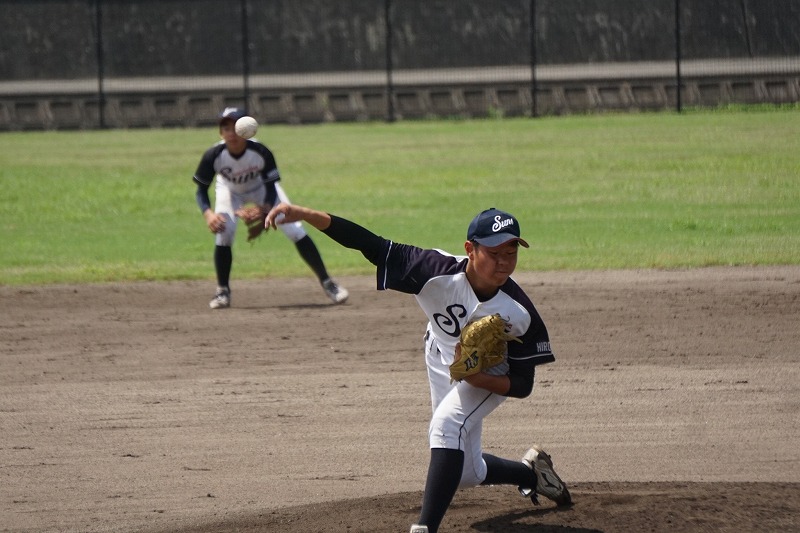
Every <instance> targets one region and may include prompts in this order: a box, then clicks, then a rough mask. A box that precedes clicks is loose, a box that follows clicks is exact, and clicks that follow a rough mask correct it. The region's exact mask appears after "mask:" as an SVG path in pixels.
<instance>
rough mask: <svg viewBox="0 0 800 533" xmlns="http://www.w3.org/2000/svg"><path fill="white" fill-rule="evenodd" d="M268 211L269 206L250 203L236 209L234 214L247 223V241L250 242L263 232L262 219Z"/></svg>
mask: <svg viewBox="0 0 800 533" xmlns="http://www.w3.org/2000/svg"><path fill="white" fill-rule="evenodd" d="M267 213H269V206H266V205H250V206H247V207H242V208H241V209H237V210H236V213H235V214H236V216H237V217H239V218H241V219H242V220H243V221H244V223H245V224H247V242H251V241H253V240H255V239H257V238H259V237H260V236H261V234H262V233H264V219H265V218H267Z"/></svg>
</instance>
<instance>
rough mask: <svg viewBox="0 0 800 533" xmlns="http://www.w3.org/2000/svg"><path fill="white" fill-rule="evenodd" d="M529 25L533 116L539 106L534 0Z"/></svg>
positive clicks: (534, 0)
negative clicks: (537, 98)
mask: <svg viewBox="0 0 800 533" xmlns="http://www.w3.org/2000/svg"><path fill="white" fill-rule="evenodd" d="M528 25H529V27H530V29H529V31H530V40H531V42H530V49H531V51H530V53H531V113H532V114H533V117H534V118H535V117H538V116H539V107H538V104H537V103H536V93H537V92H538V88H539V87H538V82H537V80H536V60H537V58H536V0H531V3H530V16H529V19H528Z"/></svg>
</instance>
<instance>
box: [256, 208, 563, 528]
mask: <svg viewBox="0 0 800 533" xmlns="http://www.w3.org/2000/svg"><path fill="white" fill-rule="evenodd" d="M299 221H305V222H307V223H309V224H311V225H312V226H314V227H315V228H317V229H318V230H320V231H322V232H323V233H325V234H326V235H327V236H328V237H330V238H331V239H333V240H335V241H336V242H338V243H339V244H341V245H342V246H345V247H347V248H352V249H355V250H359V251H360V252H361V253H362V254H364V257H366V258H367V260H369V261H370V262H371V263H372V264H374V265H375V266H376V267H377V282H378V290H386V289H393V290H396V291H400V292H404V293H408V294H413V295H415V297H416V299H417V303H418V304H419V305H420V307H421V308H422V310H423V311H424V312H425V314H426V315H427V317H428V326H427V331H426V333H425V337H424V339H425V342H424V344H425V347H424V350H425V362H426V365H427V369H428V381H429V384H430V392H431V403H432V408H433V416H432V418H431V421H430V426H429V430H428V438H429V444H430V449H431V450H430V451H431V454H430V463H429V466H428V474H427V481H426V483H425V492H424V496H423V500H422V510H421V512H420V516H419V520H418V523H417V524H414V525H413V526H412V527H411V533H435V532H436V531H438V529H439V525H440V523H441V521H442V519H443V518H444V515H445V513H446V512H447V508H448V507H449V506H450V502H451V501H452V499H453V496H454V495H455V493H456V491H457V490H458V489H460V488H466V487H473V486H477V485H513V486H516V487H517V488H518V489H519V491H520V493H521V494H522V495H524V496H527V497H530V498H531V499H532V500H533V502H534V503H535V504H538V499H537V497H536V495H537V494H540V495H542V496H545V497H547V498H549V499H550V500H552V501H554V502H555V503H556V504H557V505H559V506H564V505H570V504H571V503H572V499H571V496H570V494H569V490H567V486H566V485H565V484H564V482H563V481H562V480H561V478H559V476H558V475H557V474H556V472H555V470H554V468H553V462H552V460H551V459H550V456H549V455H548V454H547V453H545V452H544V450H542V448H541V447H539V446H538V445H533V447H532V448H530V449H529V450H528V451H527V453H525V455H524V456H523V458H522V460H521V461H515V460H509V459H502V458H500V457H496V456H493V455H490V454H488V453H483V452H482V449H481V431H482V427H483V419H484V418H485V417H486V416H488V415H489V414H490V413H491V412H492V411H494V410H495V409H496V408H497V407H499V406H500V404H502V403H503V402H504V401H505V400H506V398H508V397H513V398H525V397H527V396H528V395H530V394H531V392H532V390H533V381H534V373H535V370H536V367H537V366H538V365H540V364H544V363H550V362H552V361H554V360H555V357H554V356H553V353H552V351H551V349H550V339H549V336H548V333H547V328H546V327H545V325H544V322H543V321H542V319H541V318H540V316H539V313H538V312H537V311H536V308H535V307H534V305H533V303H532V302H531V300H530V299H529V298H528V296H527V295H526V294H525V293H524V292H523V290H522V289H521V288H520V286H519V285H517V283H516V282H515V281H514V280H513V279H511V274H512V273H513V272H514V269H515V268H516V265H517V252H518V250H519V247H520V246H523V247H525V248H527V247H528V243H527V242H525V241H524V240H523V239H522V238H521V237H520V230H519V223H518V221H517V219H516V218H514V217H513V216H512V215H510V214H508V213H506V212H503V211H500V210H497V209H494V208H492V209H487V210H486V211H483V212H481V213H480V214H478V215H477V216H476V217H475V218H474V219H473V220H472V222H471V223H470V225H469V228H468V230H467V240H466V242H465V243H464V249H465V251H466V254H467V255H466V257H456V256H452V255H449V254H446V253H445V252H442V251H440V250H431V249H422V248H418V247H416V246H411V245H407V244H400V243H396V242H393V241H391V240H387V239H384V238H383V237H380V236H378V235H375V234H374V233H372V232H371V231H369V230H367V229H365V228H363V227H361V226H359V225H358V224H356V223H354V222H351V221H349V220H346V219H343V218H341V217H337V216H335V215H331V214H328V213H325V212H323V211H317V210H314V209H310V208H307V207H301V206H297V205H290V204H286V203H282V204H279V205H277V206H275V207H274V208H273V209H272V210H271V211H270V212H269V214H267V217H266V219H265V225H266V226H268V227H272V228H279V227H282V225H283V224H294V223H297V222H299ZM494 314H498V315H500V317H501V318H502V319H503V320H504V321H505V322H506V328H507V329H506V334H507V335H508V337H507V338H509V339H510V338H512V337H513V338H515V340H514V341H513V342H507V345H506V347H505V348H506V354H505V361H503V362H502V363H501V364H499V365H496V366H492V367H491V368H488V369H486V370H483V371H480V372H478V373H475V374H472V375H469V376H466V377H464V378H463V379H461V380H460V381H459V380H451V373H450V370H451V369H450V365H452V364H453V363H454V361H456V360H457V359H459V358H460V355H461V352H460V343H459V341H460V335H461V331H462V329H464V328H465V327H467V325H468V324H470V323H471V322H472V321H474V320H477V319H480V318H482V317H486V316H489V315H494Z"/></svg>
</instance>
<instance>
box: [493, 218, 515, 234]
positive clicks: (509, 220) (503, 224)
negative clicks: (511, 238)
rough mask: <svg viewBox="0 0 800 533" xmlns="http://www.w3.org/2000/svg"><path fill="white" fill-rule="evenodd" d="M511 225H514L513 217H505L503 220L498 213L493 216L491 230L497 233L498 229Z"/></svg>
mask: <svg viewBox="0 0 800 533" xmlns="http://www.w3.org/2000/svg"><path fill="white" fill-rule="evenodd" d="M513 225H514V219H513V218H507V219H505V220H503V217H501V216H500V215H497V216H496V217H494V224H492V231H494V232H495V233H497V232H498V231H500V230H501V229H503V228H505V227H506V226H513Z"/></svg>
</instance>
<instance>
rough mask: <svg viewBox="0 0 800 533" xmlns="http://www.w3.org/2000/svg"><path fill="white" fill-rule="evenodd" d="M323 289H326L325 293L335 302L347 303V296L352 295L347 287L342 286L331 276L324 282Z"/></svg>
mask: <svg viewBox="0 0 800 533" xmlns="http://www.w3.org/2000/svg"><path fill="white" fill-rule="evenodd" d="M322 289H323V290H324V291H325V294H327V295H328V298H330V299H331V301H332V302H333V303H335V304H343V303H345V302H346V301H347V297H348V296H350V293H349V292H347V289H345V288H344V287H340V286H339V285H337V284H336V282H335V281H333V280H332V279H330V278H328V279H326V280H325V281H323V282H322Z"/></svg>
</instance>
